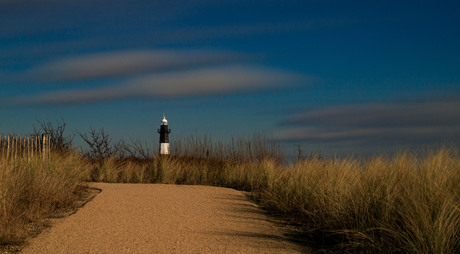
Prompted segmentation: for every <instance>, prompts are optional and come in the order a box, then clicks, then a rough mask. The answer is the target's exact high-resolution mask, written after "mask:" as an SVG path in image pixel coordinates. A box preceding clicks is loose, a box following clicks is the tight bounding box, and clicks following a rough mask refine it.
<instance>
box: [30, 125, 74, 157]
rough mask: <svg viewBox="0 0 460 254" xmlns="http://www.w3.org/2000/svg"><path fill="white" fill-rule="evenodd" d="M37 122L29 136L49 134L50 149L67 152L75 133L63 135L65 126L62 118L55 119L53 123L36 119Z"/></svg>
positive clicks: (70, 147)
mask: <svg viewBox="0 0 460 254" xmlns="http://www.w3.org/2000/svg"><path fill="white" fill-rule="evenodd" d="M37 122H38V124H39V126H35V125H34V126H33V128H34V131H33V132H32V133H31V136H41V135H43V134H49V135H50V144H51V149H53V150H55V151H59V152H69V151H70V150H71V149H72V142H73V139H74V137H75V134H71V135H67V136H65V135H64V133H65V130H66V127H67V124H66V123H65V121H64V119H62V118H61V121H60V122H59V121H57V122H56V123H55V124H53V123H52V122H50V121H49V120H46V121H44V122H41V121H39V120H37Z"/></svg>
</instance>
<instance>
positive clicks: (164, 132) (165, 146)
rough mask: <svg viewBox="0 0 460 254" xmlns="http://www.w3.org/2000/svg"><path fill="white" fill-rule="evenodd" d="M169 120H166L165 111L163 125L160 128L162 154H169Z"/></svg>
mask: <svg viewBox="0 0 460 254" xmlns="http://www.w3.org/2000/svg"><path fill="white" fill-rule="evenodd" d="M170 132H171V130H170V129H168V120H166V117H165V114H164V113H163V120H161V126H160V128H159V129H158V133H160V154H169V133H170Z"/></svg>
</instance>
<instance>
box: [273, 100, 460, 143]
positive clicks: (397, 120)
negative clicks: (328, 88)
mask: <svg viewBox="0 0 460 254" xmlns="http://www.w3.org/2000/svg"><path fill="white" fill-rule="evenodd" d="M282 124H283V126H287V127H288V128H284V129H283V130H279V131H277V132H276V134H275V135H276V137H277V138H278V139H279V140H283V141H291V142H301V141H308V142H316V143H333V144H336V145H340V144H347V145H350V144H354V145H358V144H367V145H370V144H373V145H374V146H379V145H382V144H395V143H399V144H409V143H410V144H433V143H438V142H445V141H452V140H455V139H457V140H458V139H460V99H459V98H458V97H457V98H450V99H431V100H412V101H406V102H394V101H393V102H387V103H368V104H359V105H347V106H335V107H328V108H320V109H313V110H310V111H307V112H305V113H300V114H297V115H294V116H292V117H290V118H288V119H285V120H284V121H283V122H282Z"/></svg>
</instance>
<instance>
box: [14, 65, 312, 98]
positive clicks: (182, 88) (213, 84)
mask: <svg viewBox="0 0 460 254" xmlns="http://www.w3.org/2000/svg"><path fill="white" fill-rule="evenodd" d="M308 82H310V81H309V78H308V77H305V76H302V75H298V74H293V73H289V72H284V71H280V70H276V69H270V68H263V67H256V66H241V65H237V66H221V67H218V68H209V67H208V68H202V69H194V70H188V71H180V72H167V73H156V74H150V75H145V76H142V77H139V78H135V79H131V80H128V81H126V82H124V83H121V84H117V85H113V86H108V87H103V88H96V89H76V90H62V91H52V92H48V93H44V94H39V95H36V96H32V97H21V98H14V99H10V100H8V101H6V104H9V105H18V104H19V105H20V104H82V103H91V102H100V101H111V100H119V99H126V98H175V97H187V96H203V95H216V94H229V93H241V92H250V91H260V90H265V89H271V88H280V87H285V86H289V85H296V84H299V83H303V84H305V83H308Z"/></svg>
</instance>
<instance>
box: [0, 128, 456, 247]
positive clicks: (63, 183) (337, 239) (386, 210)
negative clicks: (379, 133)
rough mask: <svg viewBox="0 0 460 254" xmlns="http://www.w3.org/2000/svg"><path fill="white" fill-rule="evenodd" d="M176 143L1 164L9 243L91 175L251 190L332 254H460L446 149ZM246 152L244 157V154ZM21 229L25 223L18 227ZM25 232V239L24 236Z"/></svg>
mask: <svg viewBox="0 0 460 254" xmlns="http://www.w3.org/2000/svg"><path fill="white" fill-rule="evenodd" d="M182 145H183V147H181V143H180V142H176V148H175V151H174V152H173V154H172V155H170V156H157V157H155V158H152V159H149V160H135V159H124V160H119V159H115V158H105V159H103V160H100V161H97V162H93V163H92V164H90V163H88V162H86V161H85V160H83V159H82V158H81V157H79V156H78V155H75V154H72V155H67V156H52V158H51V159H50V160H49V161H45V162H43V161H42V160H40V159H35V160H31V161H27V160H26V159H19V160H17V161H14V162H13V161H0V169H1V176H0V187H1V188H0V190H1V197H2V203H1V204H0V205H1V206H0V208H1V211H0V212H1V213H0V215H1V217H0V234H1V235H0V237H1V240H2V242H3V243H7V242H12V241H15V239H20V236H21V234H22V233H21V232H23V230H24V229H23V227H24V225H26V223H27V222H29V221H32V220H34V219H35V218H38V217H40V216H43V214H48V213H49V212H51V211H52V210H54V209H56V208H57V207H59V206H62V205H65V204H66V203H68V202H71V201H72V199H73V198H74V196H75V194H74V190H75V188H76V186H78V184H79V183H80V182H81V181H83V180H85V179H91V180H92V181H104V182H124V183H171V184H200V185H214V186H225V187H231V188H236V189H239V190H246V191H250V192H251V193H252V194H251V195H252V197H253V198H254V199H255V200H256V201H257V202H259V203H260V204H261V205H262V206H263V207H265V208H266V209H267V210H270V211H272V212H276V213H278V214H280V215H282V216H284V218H286V219H289V220H290V221H291V222H294V223H295V224H296V225H297V226H298V227H299V229H300V230H302V231H303V232H304V233H305V235H307V236H308V237H309V239H308V242H309V244H310V245H313V247H315V246H316V247H318V246H319V247H318V248H321V249H325V251H327V252H365V253H368V252H372V253H375V252H376V253H393V252H409V253H456V252H458V250H459V249H460V187H459V183H460V158H459V156H458V152H456V151H453V150H449V149H439V150H437V151H435V152H430V153H427V154H426V155H425V156H416V155H414V154H411V153H409V152H406V153H400V154H397V155H395V156H394V157H392V158H390V157H385V156H375V157H374V158H372V159H367V160H364V159H350V158H348V159H329V160H325V159H322V158H320V157H315V156H313V157H311V158H308V159H303V160H299V161H297V162H295V163H291V164H284V163H283V162H282V156H283V155H282V153H281V152H280V151H279V147H277V146H276V145H274V146H273V145H272V144H271V143H269V142H268V141H266V140H265V139H262V138H260V136H257V135H255V136H254V137H253V140H243V139H240V140H237V141H235V140H232V141H231V142H230V144H222V143H213V142H212V141H211V140H210V139H208V138H204V139H202V140H199V139H188V140H185V141H183V143H182ZM245 153H247V154H246V155H244V156H243V155H242V154H245ZM18 225H21V226H18ZM18 236H19V238H18Z"/></svg>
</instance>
